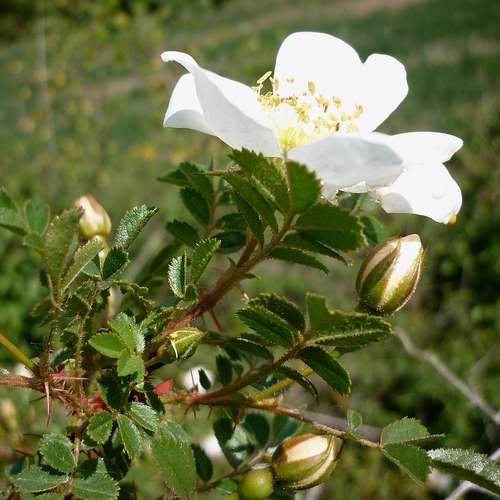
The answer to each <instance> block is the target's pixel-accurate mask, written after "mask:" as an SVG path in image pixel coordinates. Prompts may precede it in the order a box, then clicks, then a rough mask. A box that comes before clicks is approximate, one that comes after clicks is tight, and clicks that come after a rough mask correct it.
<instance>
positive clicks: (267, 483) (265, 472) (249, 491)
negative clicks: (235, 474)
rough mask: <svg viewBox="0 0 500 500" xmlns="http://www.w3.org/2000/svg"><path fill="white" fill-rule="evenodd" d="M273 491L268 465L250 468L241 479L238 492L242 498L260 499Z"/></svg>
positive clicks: (247, 499) (244, 499)
mask: <svg viewBox="0 0 500 500" xmlns="http://www.w3.org/2000/svg"><path fill="white" fill-rule="evenodd" d="M272 492H273V474H272V472H271V469H270V468H269V467H261V468H257V469H252V470H251V471H249V472H247V473H246V474H245V475H244V476H243V477H242V479H241V481H240V485H239V487H238V493H239V494H240V497H241V499H242V500H262V499H264V498H267V497H268V496H269V495H270V494H271V493H272Z"/></svg>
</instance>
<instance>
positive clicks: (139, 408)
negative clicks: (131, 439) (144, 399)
mask: <svg viewBox="0 0 500 500" xmlns="http://www.w3.org/2000/svg"><path fill="white" fill-rule="evenodd" d="M128 414H129V416H130V417H131V418H132V419H133V420H134V421H135V423H137V424H139V425H140V426H141V427H144V429H147V430H148V431H152V432H156V431H157V430H158V425H159V423H160V418H159V416H158V413H156V411H155V410H153V408H151V406H148V405H145V404H144V403H138V402H136V401H134V402H133V403H131V404H130V408H129V410H128Z"/></svg>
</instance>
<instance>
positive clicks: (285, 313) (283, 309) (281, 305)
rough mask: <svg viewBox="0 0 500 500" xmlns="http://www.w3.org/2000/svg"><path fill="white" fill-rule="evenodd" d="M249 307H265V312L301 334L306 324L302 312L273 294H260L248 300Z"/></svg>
mask: <svg viewBox="0 0 500 500" xmlns="http://www.w3.org/2000/svg"><path fill="white" fill-rule="evenodd" d="M249 303H250V305H258V306H262V307H265V308H266V309H267V310H269V311H271V312H272V313H274V314H276V315H278V316H279V317H280V318H282V319H284V320H285V321H286V322H287V323H288V324H289V325H290V326H292V327H293V328H295V329H296V330H297V331H298V332H303V331H304V329H305V327H306V323H305V319H304V315H303V314H302V311H301V310H300V309H299V308H298V307H297V306H296V305H295V304H294V303H293V302H292V301H290V300H288V299H287V298H286V297H283V296H281V295H277V294H275V293H261V294H259V295H258V296H257V297H255V298H253V299H251V300H250V302H249Z"/></svg>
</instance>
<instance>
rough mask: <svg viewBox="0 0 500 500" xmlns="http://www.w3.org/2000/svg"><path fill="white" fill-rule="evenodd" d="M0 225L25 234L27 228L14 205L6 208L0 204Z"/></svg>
mask: <svg viewBox="0 0 500 500" xmlns="http://www.w3.org/2000/svg"><path fill="white" fill-rule="evenodd" d="M0 227H3V228H5V229H9V230H10V231H12V232H13V233H16V234H20V235H24V234H26V230H27V228H26V226H25V224H24V220H23V218H22V217H21V215H20V214H19V212H18V211H17V208H15V207H14V208H6V207H2V206H0Z"/></svg>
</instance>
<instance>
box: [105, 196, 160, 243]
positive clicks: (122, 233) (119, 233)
mask: <svg viewBox="0 0 500 500" xmlns="http://www.w3.org/2000/svg"><path fill="white" fill-rule="evenodd" d="M157 212H158V209H157V208H155V207H150V208H148V207H147V206H146V205H141V206H139V207H133V208H131V209H129V210H127V212H125V215H124V216H123V217H122V219H121V221H120V224H119V225H118V229H117V230H116V234H115V241H114V246H115V247H117V248H121V249H123V250H127V249H128V248H129V247H130V245H131V244H132V243H133V242H134V240H135V239H136V238H137V236H138V235H139V233H140V232H141V231H142V229H143V228H144V226H145V225H146V224H147V223H148V222H149V220H150V219H151V217H153V215H155V214H156V213H157Z"/></svg>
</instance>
